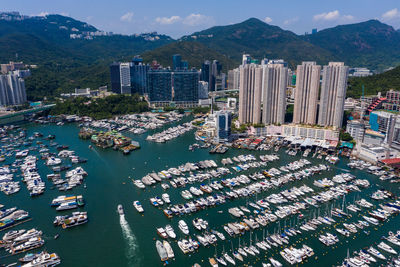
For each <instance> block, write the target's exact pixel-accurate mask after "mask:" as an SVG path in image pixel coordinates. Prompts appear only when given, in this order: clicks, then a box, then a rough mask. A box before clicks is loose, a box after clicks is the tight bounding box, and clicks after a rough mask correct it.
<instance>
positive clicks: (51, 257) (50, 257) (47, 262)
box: [22, 252, 61, 267]
mask: <svg viewBox="0 0 400 267" xmlns="http://www.w3.org/2000/svg"><path fill="white" fill-rule="evenodd" d="M60 263H61V260H60V258H59V257H58V255H57V254H56V253H52V254H49V253H47V252H42V253H40V255H39V257H37V258H36V259H34V260H33V261H31V262H29V263H27V264H24V265H22V266H23V267H43V266H46V267H50V266H56V265H59V264H60Z"/></svg>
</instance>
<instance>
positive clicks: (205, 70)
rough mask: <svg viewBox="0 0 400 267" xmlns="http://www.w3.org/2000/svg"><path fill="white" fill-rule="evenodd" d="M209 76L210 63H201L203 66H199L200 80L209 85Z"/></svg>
mask: <svg viewBox="0 0 400 267" xmlns="http://www.w3.org/2000/svg"><path fill="white" fill-rule="evenodd" d="M210 74H211V63H210V61H208V60H206V61H204V62H203V64H201V75H200V80H201V81H205V82H207V83H209V82H210Z"/></svg>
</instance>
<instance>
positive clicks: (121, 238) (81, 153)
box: [0, 117, 400, 266]
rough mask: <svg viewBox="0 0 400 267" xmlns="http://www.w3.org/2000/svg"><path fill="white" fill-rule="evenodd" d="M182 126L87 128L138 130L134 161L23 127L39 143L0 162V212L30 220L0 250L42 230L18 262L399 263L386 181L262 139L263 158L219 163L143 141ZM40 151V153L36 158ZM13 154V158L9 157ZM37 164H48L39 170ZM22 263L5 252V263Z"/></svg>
mask: <svg viewBox="0 0 400 267" xmlns="http://www.w3.org/2000/svg"><path fill="white" fill-rule="evenodd" d="M180 119H181V121H179V122H178V120H177V119H176V120H172V121H170V122H168V123H161V124H160V125H158V126H156V127H154V128H153V127H147V128H145V127H142V126H141V125H139V124H137V123H136V122H135V123H133V122H129V121H131V120H130V119H129V118H128V117H127V118H123V119H118V123H116V122H106V121H103V122H102V123H100V122H90V124H91V125H92V126H95V125H96V126H99V127H104V128H106V129H107V127H111V126H112V125H116V128H115V127H114V128H115V129H118V128H121V127H122V126H123V124H126V125H127V126H129V127H134V128H143V129H145V132H142V133H134V131H135V130H132V131H128V129H120V130H121V131H124V135H126V136H127V137H128V138H134V139H135V140H137V141H138V142H139V143H140V144H141V149H140V150H137V151H134V152H132V153H131V154H130V155H129V156H124V155H123V154H121V153H118V152H117V151H113V150H112V149H103V148H101V147H97V146H95V147H93V148H89V145H90V144H91V141H90V140H84V139H79V138H78V133H79V131H80V129H81V128H80V127H79V126H78V124H71V123H65V124H64V125H55V124H34V123H30V124H23V125H21V126H23V127H24V128H25V129H26V131H25V137H22V138H21V140H22V139H24V140H25V139H28V138H30V137H34V138H32V139H31V140H29V139H28V142H29V141H30V142H31V144H30V145H27V146H25V145H24V144H23V143H21V146H20V147H18V148H12V149H10V150H9V151H6V150H3V151H2V154H3V155H5V161H4V162H2V166H1V169H0V174H1V175H0V179H1V180H0V181H2V182H0V184H2V186H1V187H0V188H1V189H2V190H1V191H3V192H0V194H2V197H1V201H0V202H1V203H0V204H2V205H4V207H3V208H2V209H3V210H4V209H10V208H12V207H18V210H20V212H19V213H17V214H15V216H18V215H20V216H23V215H24V216H25V215H26V213H28V214H29V218H31V219H32V220H29V221H26V222H24V223H22V224H18V225H15V226H14V227H12V228H9V229H7V230H6V231H3V232H2V234H3V235H4V234H6V233H8V235H7V236H5V237H4V236H3V240H4V238H5V239H13V238H14V239H15V238H18V237H17V236H21V235H23V234H24V230H25V231H30V230H29V229H33V228H34V229H38V230H37V231H41V232H42V234H41V235H40V237H32V238H37V240H33V239H32V240H31V243H28V244H26V245H25V246H21V245H19V246H20V247H18V248H17V246H18V245H17V246H15V249H16V252H19V251H24V250H25V249H28V248H33V249H32V250H30V251H29V253H31V254H33V255H37V254H38V253H40V252H41V251H42V250H43V249H41V248H36V246H39V245H41V246H43V245H44V246H45V247H46V250H48V251H54V252H55V253H56V254H54V253H53V254H49V253H48V254H45V253H43V254H42V255H41V256H40V257H39V256H37V257H34V256H26V257H27V258H26V259H31V258H30V257H32V259H33V258H35V260H37V261H46V260H49V261H52V260H54V262H56V263H57V262H58V261H61V266H88V265H96V266H112V265H115V266H116V265H118V266H162V265H163V264H168V265H172V266H193V265H194V264H195V263H198V264H200V265H201V266H224V265H225V264H226V265H230V266H232V265H233V264H235V265H238V266H242V265H252V266H266V265H267V264H270V265H272V266H290V265H292V264H300V263H301V264H303V265H305V266H316V265H318V266H332V265H335V266H340V265H342V263H343V261H345V260H346V259H348V262H351V264H361V265H354V266H363V264H364V265H365V264H369V265H370V266H374V265H375V264H378V263H379V264H383V263H386V262H393V263H395V260H397V254H395V253H398V252H399V251H400V250H399V247H398V246H399V245H398V244H400V241H398V233H397V230H400V229H398V225H399V219H398V216H396V215H397V214H398V213H399V211H400V209H399V208H400V203H399V202H397V200H396V196H397V195H398V193H399V189H398V186H396V183H391V181H392V180H393V179H394V177H393V176H390V175H391V174H390V173H386V172H384V171H382V170H380V169H374V168H372V169H371V167H373V166H371V165H368V164H365V163H363V162H357V161H350V160H349V159H347V158H342V157H340V158H339V160H336V159H335V157H328V158H326V156H323V157H321V158H317V157H313V156H312V155H313V154H314V153H315V151H311V152H308V153H303V152H302V153H293V151H294V150H290V151H288V153H287V150H288V148H287V147H285V146H283V144H282V147H281V148H279V149H274V147H273V146H271V145H270V143H268V139H265V141H263V142H262V143H261V144H260V145H259V146H258V147H259V148H262V149H259V150H249V149H243V148H230V149H229V150H228V151H226V152H225V153H224V154H223V155H222V154H218V153H216V154H210V153H209V150H208V149H194V150H188V149H187V148H188V147H189V146H192V147H193V144H194V143H195V142H196V140H195V137H194V135H193V129H188V131H181V132H180V133H179V135H177V136H174V138H171V139H170V140H169V141H168V142H163V143H162V144H160V143H159V142H147V141H146V138H147V136H150V135H153V136H154V135H155V134H158V133H161V132H163V131H165V130H167V129H170V128H172V127H177V126H179V125H181V124H182V123H186V122H188V121H190V120H192V118H190V117H188V118H183V119H182V118H180ZM134 120H135V121H137V120H138V118H137V117H135V119H134ZM107 123H109V124H110V125H108V124H107ZM129 123H130V124H129ZM176 129H179V128H176ZM19 132H20V130H14V131H13V133H15V134H18V133H19ZM139 132H140V131H139ZM35 133H40V134H41V135H42V137H39V134H36V135H37V137H35ZM48 137H51V138H48ZM46 139H47V140H46ZM37 141H40V142H42V144H44V145H46V147H44V146H43V147H38V148H37V149H32V148H34V147H36V146H39V145H40V144H36V142H37ZM54 143H57V144H56V145H54ZM59 143H62V147H60V150H58V148H57V147H58V146H59V145H60V144H59ZM4 144H5V142H3V143H2V145H3V147H4ZM202 145H203V144H201V143H200V144H199V145H198V147H201V146H202ZM195 147H196V146H195ZM13 149H17V150H19V151H18V152H15V154H12V155H11V154H10V156H7V153H12V150H13ZM46 149H48V150H49V151H46ZM26 150H28V151H26ZM39 150H41V152H39ZM70 151H73V153H72V152H70ZM289 152H290V154H289ZM17 153H18V154H17ZM44 153H54V157H53V158H52V157H50V158H49V157H46V158H45V159H43V158H44V156H43V155H42V154H44ZM35 157H36V159H35ZM76 157H78V158H76ZM58 159H59V160H58ZM78 159H88V160H87V162H86V161H81V162H79V160H78ZM16 160H20V163H19V165H18V166H17V165H15V166H13V163H15V161H16ZM72 160H74V161H75V163H73V162H72ZM72 164H74V165H72ZM68 165H71V166H68ZM57 166H59V167H63V168H62V169H64V170H61V169H60V171H55V170H54V169H53V168H54V167H57ZM72 166H73V167H72ZM14 170H15V171H14ZM56 170H57V169H56ZM71 177H75V178H74V179H71ZM388 177H391V178H388ZM381 178H382V179H381ZM3 184H4V185H3ZM63 184H68V185H67V186H66V187H65V186H63ZM71 185H73V186H71ZM84 185H85V186H84ZM86 186H87V187H86ZM3 188H4V189H3ZM64 188H65V190H64ZM67 188H68V189H67ZM66 190H68V191H67V192H63V191H66ZM14 191H15V192H14ZM6 192H7V193H8V194H7V193H6ZM32 193H33V194H32ZM119 205H121V206H120V207H119ZM60 207H62V208H60ZM117 207H118V208H117ZM58 208H60V209H59V211H57V210H56V209H58ZM3 210H2V211H3ZM15 211H16V210H14V211H10V210H9V211H7V212H5V213H4V214H7V215H5V216H2V217H6V216H9V215H11V214H12V212H15ZM23 211H25V212H26V213H24V212H23ZM52 222H53V224H54V225H59V226H58V227H54V226H53V225H52ZM72 226H74V227H72ZM75 226H76V227H75ZM63 228H64V229H63ZM39 229H40V230H39ZM9 231H15V232H9ZM19 231H21V232H19ZM55 236H57V238H55ZM382 237H384V239H382ZM38 238H40V240H39V239H38ZM104 240H107V244H105V243H104ZM28 241H29V240H28ZM28 241H26V242H28ZM77 241H78V244H77ZM94 243H95V244H97V245H96V246H93V244H94ZM23 244H25V243H23ZM348 249H349V250H350V252H351V255H350V256H349V257H348V256H347V250H348ZM353 252H354V253H357V254H354V256H353ZM394 252H395V253H394ZM10 254H11V256H10ZM51 255H53V256H51ZM22 257H25V255H24V254H22V256H21V255H18V256H17V255H15V256H12V253H9V252H7V251H6V250H5V249H0V262H1V263H3V262H4V264H10V263H13V262H16V261H18V260H19V259H20V258H22ZM371 257H374V258H375V259H379V262H377V263H374V262H373V261H372V260H371ZM367 261H368V263H367ZM224 263H225V264H224ZM27 266H35V265H33V263H31V265H27ZM351 266H353V265H351Z"/></svg>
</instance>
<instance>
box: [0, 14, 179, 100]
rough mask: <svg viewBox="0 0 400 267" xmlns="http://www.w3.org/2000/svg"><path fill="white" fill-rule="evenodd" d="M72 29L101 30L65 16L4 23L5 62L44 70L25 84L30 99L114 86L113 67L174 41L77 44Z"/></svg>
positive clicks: (115, 39) (109, 39)
mask: <svg viewBox="0 0 400 267" xmlns="http://www.w3.org/2000/svg"><path fill="white" fill-rule="evenodd" d="M60 27H61V28H60ZM64 27H66V28H67V29H65V28H64ZM72 28H75V29H78V30H79V31H90V32H94V31H97V29H96V28H94V27H93V26H90V25H88V24H86V23H84V22H80V21H77V20H74V19H72V18H69V17H64V16H60V15H50V16H47V17H46V18H39V17H34V18H30V19H25V20H22V21H4V20H0V62H1V63H5V62H8V61H10V60H22V61H24V63H26V64H36V65H38V68H37V69H33V70H32V74H33V75H32V77H29V78H27V79H26V81H25V82H26V87H27V94H28V99H29V100H35V99H39V98H43V97H45V96H47V97H52V96H56V95H59V94H60V93H61V92H71V91H73V90H74V88H77V87H78V88H79V87H80V88H86V87H91V88H97V87H99V86H103V85H108V83H109V75H110V74H109V67H108V66H109V64H110V63H111V62H113V61H118V60H129V59H130V58H132V57H133V56H134V55H137V54H140V53H142V52H144V51H147V50H152V49H154V48H156V47H159V46H162V45H164V44H167V43H170V42H172V41H173V40H172V39H171V38H170V37H168V36H165V35H158V39H155V40H153V41H151V40H146V38H145V37H144V36H140V35H139V36H123V35H113V36H102V37H95V38H94V39H93V40H82V39H78V40H73V39H70V38H69V34H70V33H75V32H74V31H72Z"/></svg>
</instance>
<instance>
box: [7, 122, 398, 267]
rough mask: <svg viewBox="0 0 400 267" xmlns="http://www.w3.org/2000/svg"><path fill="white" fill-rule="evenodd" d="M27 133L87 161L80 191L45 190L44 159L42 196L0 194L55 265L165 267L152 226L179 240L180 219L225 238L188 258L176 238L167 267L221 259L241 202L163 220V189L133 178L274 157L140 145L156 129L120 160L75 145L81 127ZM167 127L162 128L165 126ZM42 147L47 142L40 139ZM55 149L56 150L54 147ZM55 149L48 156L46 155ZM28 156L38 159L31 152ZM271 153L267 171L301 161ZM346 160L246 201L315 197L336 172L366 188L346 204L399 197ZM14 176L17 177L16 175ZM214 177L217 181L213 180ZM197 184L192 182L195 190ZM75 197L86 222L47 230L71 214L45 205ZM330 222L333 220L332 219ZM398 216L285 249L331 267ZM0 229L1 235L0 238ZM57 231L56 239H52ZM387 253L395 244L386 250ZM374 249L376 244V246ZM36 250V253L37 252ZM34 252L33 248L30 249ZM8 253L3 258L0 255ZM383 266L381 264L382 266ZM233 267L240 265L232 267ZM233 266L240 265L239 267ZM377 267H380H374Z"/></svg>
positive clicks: (187, 141)
mask: <svg viewBox="0 0 400 267" xmlns="http://www.w3.org/2000/svg"><path fill="white" fill-rule="evenodd" d="M21 126H22V127H24V128H25V129H27V136H32V134H33V133H34V132H41V133H43V135H44V136H47V135H49V134H54V135H55V136H56V139H55V142H57V143H59V144H65V145H69V150H74V151H75V152H76V154H77V155H79V156H80V157H83V158H87V159H88V162H87V163H84V164H81V166H82V167H83V168H84V169H85V171H86V172H87V173H88V176H87V177H86V178H85V183H86V185H87V187H86V188H84V187H83V185H81V186H78V187H76V188H74V189H72V190H71V191H68V193H66V192H60V191H58V190H57V189H51V187H52V184H51V182H50V181H48V180H47V179H46V175H47V174H49V173H52V171H51V169H50V168H49V167H48V166H46V165H45V164H44V161H43V160H39V161H38V168H39V174H40V175H41V177H42V179H43V180H44V181H45V182H46V191H45V192H44V194H43V195H41V196H37V197H30V196H29V191H28V190H27V189H26V187H25V185H24V184H23V183H22V182H21V190H20V191H19V192H18V193H16V194H13V195H10V196H6V195H4V194H3V193H1V192H0V204H3V205H5V207H13V206H17V207H18V208H20V209H23V210H26V211H28V212H29V213H30V215H31V217H32V220H31V221H29V222H26V223H23V224H21V225H18V226H16V227H14V228H12V229H13V230H14V229H31V228H36V229H38V230H42V231H43V236H44V239H45V241H46V243H45V245H44V247H43V248H41V249H46V250H47V251H48V252H56V253H57V254H58V255H59V256H60V258H61V260H62V263H61V265H60V266H71V267H72V266H74V267H80V266H98V267H100V266H146V267H147V266H163V264H164V263H162V262H161V261H160V257H159V255H158V254H157V250H156V246H155V242H156V240H161V238H160V237H159V236H158V235H157V232H156V227H164V226H165V225H167V224H171V225H172V227H173V228H174V230H175V233H176V234H177V240H179V239H180V238H181V237H182V238H183V237H184V235H183V234H182V232H181V231H180V230H179V228H178V221H179V220H180V219H183V220H185V222H186V223H187V224H188V226H189V230H190V233H191V235H192V236H193V237H195V236H196V235H197V234H199V233H200V232H198V231H197V230H196V229H195V228H194V227H193V225H192V220H193V219H194V218H202V219H204V220H207V221H208V222H209V227H210V229H215V230H218V231H220V232H223V233H224V235H225V237H227V239H226V240H225V241H221V240H219V241H218V243H217V246H209V247H207V248H204V247H202V246H201V247H200V248H199V250H198V252H196V253H194V254H190V255H184V254H183V253H182V252H181V250H180V249H179V247H178V245H177V243H176V240H169V241H170V243H171V246H172V248H173V250H174V253H175V259H174V260H171V261H168V264H167V265H168V266H179V267H180V266H192V265H193V264H194V263H199V264H200V265H201V266H210V264H209V263H208V258H210V257H213V255H214V254H215V251H217V253H218V255H221V252H222V250H223V249H224V250H225V251H228V252H229V251H230V250H231V247H232V246H233V247H234V248H235V249H237V247H238V242H239V238H238V237H233V238H230V237H229V236H228V235H227V234H226V232H224V231H223V228H222V226H223V225H224V224H226V223H228V222H233V221H238V220H237V219H235V218H234V217H232V216H231V215H230V214H229V213H228V211H227V210H228V208H230V207H237V206H239V205H246V200H247V199H244V198H239V199H235V200H227V202H226V203H225V204H222V205H219V206H215V207H212V208H208V209H204V210H201V211H199V212H197V213H193V214H190V215H184V216H181V217H174V218H172V219H168V218H166V217H165V216H164V214H163V211H162V208H155V207H153V206H152V205H151V204H150V201H149V198H150V197H154V196H160V197H161V194H162V193H163V192H164V190H163V189H162V188H161V186H160V184H159V183H158V184H156V185H155V186H153V187H148V186H146V189H139V188H137V187H136V186H134V184H133V183H132V179H141V178H142V177H143V176H145V175H146V174H148V173H150V172H153V171H156V172H158V171H161V170H166V169H168V168H171V167H178V166H179V165H181V164H184V163H186V162H198V161H200V160H205V159H213V160H214V161H215V162H216V163H217V164H218V165H219V166H221V165H222V164H221V159H222V158H226V157H233V156H237V155H240V154H253V155H255V156H257V159H259V157H258V156H259V155H263V154H272V153H274V152H273V151H250V150H244V149H241V150H239V149H229V150H228V152H227V153H226V154H224V155H218V154H209V153H208V150H207V149H200V148H199V149H195V150H194V151H189V149H188V147H189V145H191V144H193V143H194V142H195V140H194V135H193V131H190V132H188V133H185V134H184V135H182V136H180V137H178V138H176V139H174V140H171V141H169V142H167V143H161V144H160V143H154V142H148V141H146V140H145V139H146V136H147V135H148V134H152V133H154V132H160V131H162V130H163V128H160V129H157V130H154V131H149V132H146V133H144V134H141V135H133V134H129V133H128V132H127V133H124V134H126V135H127V136H129V137H132V138H133V139H134V140H136V141H139V142H140V144H141V148H140V149H139V150H137V151H133V152H132V153H131V154H130V155H123V154H122V153H121V152H119V151H114V150H112V149H100V148H97V147H93V148H89V145H90V144H91V143H90V141H85V140H81V139H79V138H78V132H79V127H78V126H77V125H75V124H65V125H63V126H56V125H51V124H47V125H40V124H33V123H29V124H23V125H21ZM170 126H171V125H166V126H165V127H164V128H167V127H170ZM43 142H44V143H46V142H47V143H48V141H43ZM52 149H54V147H53V148H52ZM52 152H54V151H52ZM31 154H38V152H37V151H35V152H32V153H31ZM277 154H278V155H279V156H280V159H279V160H277V161H274V162H270V163H268V165H267V167H266V168H265V167H264V169H270V168H272V167H280V166H283V165H286V164H288V163H290V162H293V161H295V160H298V159H300V158H302V156H301V155H300V154H298V155H297V156H289V155H287V154H286V153H285V151H284V149H281V150H280V151H279V152H277ZM307 159H308V160H309V161H311V162H312V163H313V164H320V163H323V164H328V163H327V162H326V161H325V160H323V159H316V158H311V156H310V157H308V158H307ZM12 160H13V158H12V159H7V160H6V162H3V163H2V164H3V165H4V164H11V163H12ZM347 163H348V160H347V159H341V160H340V161H339V162H338V163H337V164H336V165H332V168H331V170H330V171H323V172H321V173H320V174H317V175H314V176H312V177H310V178H305V179H303V180H300V181H295V182H289V183H288V184H286V185H284V186H282V187H281V188H279V189H270V190H267V191H265V192H263V193H262V194H259V195H257V196H255V195H254V196H251V197H250V198H249V199H248V200H250V201H253V202H255V200H256V198H257V199H261V198H263V197H266V196H268V195H270V194H272V193H276V192H278V191H279V190H282V189H289V188H291V187H293V186H297V187H298V186H301V185H303V184H306V185H308V186H310V187H311V188H313V189H314V190H315V192H320V191H322V190H323V189H320V188H317V187H315V186H314V185H313V184H312V183H313V181H314V180H316V179H322V178H325V177H327V178H332V177H333V176H334V175H336V174H340V173H343V172H351V173H352V174H354V175H356V176H357V178H361V179H368V180H369V182H370V184H371V186H370V187H369V188H367V189H363V190H362V191H361V192H351V193H349V194H347V195H346V201H347V202H348V203H353V202H354V200H355V199H359V198H365V199H367V200H368V201H370V202H371V203H374V204H375V205H376V206H377V204H379V203H383V201H375V200H372V199H371V198H370V195H371V194H372V193H373V192H375V191H376V190H377V189H379V188H381V187H384V188H385V189H386V190H389V191H391V192H393V193H395V194H396V195H398V193H399V187H398V185H396V184H394V183H390V182H388V181H380V180H379V179H378V177H377V176H375V175H372V174H369V173H367V172H366V171H363V170H358V169H349V168H348V167H347ZM260 170H262V168H259V169H252V168H251V169H249V170H248V171H244V172H240V173H236V172H235V171H234V170H233V169H231V171H232V174H230V175H227V176H225V177H234V176H237V175H240V174H242V173H243V174H248V173H254V172H256V171H260ZM18 179H20V178H18ZM216 179H217V180H218V179H220V178H216ZM199 185H200V184H199V183H197V184H196V186H197V187H198V186H199ZM184 189H188V186H186V187H185V188H173V187H171V188H170V189H168V190H167V191H166V192H167V193H168V194H169V195H170V198H171V202H172V204H177V203H184V202H185V200H184V199H183V198H182V196H181V195H180V192H181V191H182V190H184ZM63 194H74V195H83V197H84V198H85V201H86V205H85V206H84V207H82V208H80V210H82V211H87V212H88V218H89V222H88V223H87V224H83V225H80V226H77V227H73V228H70V229H65V230H63V229H62V228H60V227H57V228H56V227H54V226H53V220H54V217H55V216H56V215H63V214H70V213H71V212H70V211H69V212H68V211H67V212H56V211H55V209H54V208H52V207H50V203H51V200H52V199H53V198H55V197H57V196H59V195H63ZM134 200H139V201H140V202H141V203H142V205H143V208H144V209H145V212H144V213H143V214H139V213H138V212H137V211H136V210H135V208H134V207H133V205H132V202H133V201H134ZM332 203H333V202H330V203H329V205H327V204H322V205H320V208H319V209H318V208H308V209H306V210H305V211H303V212H302V213H303V215H304V216H303V220H304V219H306V218H311V217H312V216H314V215H315V214H316V213H320V214H321V215H324V214H325V213H326V212H327V211H328V210H329V209H330V208H331V205H332ZM118 204H122V206H123V208H124V211H125V215H119V214H118V212H117V206H118ZM335 205H336V206H337V207H340V206H341V205H342V198H340V199H338V200H336V203H335ZM365 213H366V210H365V209H363V211H362V212H360V214H353V217H352V218H350V219H347V220H346V221H349V222H353V221H357V220H359V219H362V216H361V215H362V214H365ZM335 219H336V218H335ZM299 220H300V219H299V218H298V216H297V215H296V216H291V217H289V218H286V220H285V219H282V220H280V222H279V223H278V221H277V222H274V223H270V224H269V225H267V226H266V227H264V228H262V227H261V228H260V229H259V230H255V231H253V232H252V239H253V240H254V239H255V237H256V236H257V237H258V239H261V237H262V235H263V230H262V229H265V233H266V232H267V231H268V232H269V233H270V234H271V233H274V232H277V231H278V229H279V228H283V227H284V226H285V225H286V226H288V225H291V226H294V224H297V223H299ZM336 221H337V223H340V222H344V221H345V220H344V219H342V220H341V219H336ZM399 222H400V221H399V216H392V217H390V218H389V219H388V220H387V221H385V222H384V224H379V225H378V226H372V225H371V226H369V227H368V228H367V229H366V230H368V231H370V234H369V235H367V234H366V233H364V232H363V231H362V230H359V231H358V233H356V234H353V235H351V236H350V237H348V238H345V237H343V236H341V235H339V234H338V237H339V240H340V241H339V243H337V244H335V245H334V246H332V247H326V246H324V245H323V244H322V243H321V242H320V241H318V236H319V235H320V234H324V233H326V232H330V233H333V234H337V233H336V232H335V230H334V225H330V226H328V225H320V226H319V227H318V229H317V230H316V231H314V232H303V234H302V235H297V236H295V237H291V238H290V244H291V245H293V246H294V247H301V246H302V244H306V245H308V246H310V247H311V248H313V249H314V252H315V255H314V256H313V257H311V258H308V259H307V260H306V261H305V262H304V264H303V265H304V266H332V265H338V264H340V263H341V261H342V260H343V259H344V258H345V257H346V255H347V250H348V249H349V250H350V252H352V251H355V250H359V249H361V248H365V247H369V246H370V245H373V244H375V243H377V242H380V240H381V237H382V236H383V235H387V233H388V231H393V232H396V231H397V230H398V229H399V228H400V227H399V226H400V223H399ZM5 232H6V231H3V232H0V236H2V235H3V234H4V233H5ZM56 234H59V235H60V236H59V238H58V239H54V238H53V237H54V236H55V235H56ZM249 238H250V233H249V232H246V233H245V234H244V235H242V236H241V237H240V241H241V242H242V243H243V242H245V243H247V244H249ZM391 246H392V247H393V248H395V249H398V248H396V247H394V245H391ZM375 247H376V246H375ZM41 249H38V250H37V251H41ZM280 250H282V248H280V247H279V248H274V247H273V248H272V249H269V250H268V251H267V252H264V251H261V254H259V255H258V256H257V257H255V256H249V257H247V258H245V259H244V262H243V263H240V264H241V265H246V266H261V263H262V262H268V258H269V257H273V258H274V259H276V260H279V261H280V262H281V263H282V264H284V265H287V263H286V262H285V260H284V259H283V258H282V257H281V256H280V254H279V251H280ZM35 251H36V250H35ZM22 255H23V254H20V255H18V256H7V253H6V252H5V251H4V250H0V265H1V264H10V263H13V262H16V261H17V260H18V258H19V257H22ZM4 256H6V257H4ZM381 264H383V261H382V262H381ZM237 265H238V262H237ZM241 265H239V266H241ZM376 266H378V264H376Z"/></svg>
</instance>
